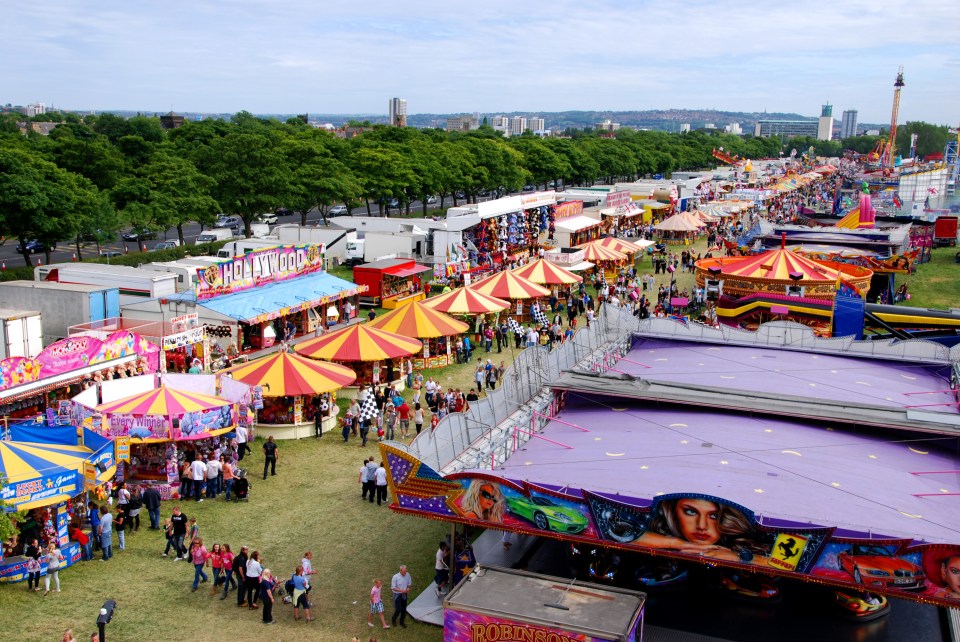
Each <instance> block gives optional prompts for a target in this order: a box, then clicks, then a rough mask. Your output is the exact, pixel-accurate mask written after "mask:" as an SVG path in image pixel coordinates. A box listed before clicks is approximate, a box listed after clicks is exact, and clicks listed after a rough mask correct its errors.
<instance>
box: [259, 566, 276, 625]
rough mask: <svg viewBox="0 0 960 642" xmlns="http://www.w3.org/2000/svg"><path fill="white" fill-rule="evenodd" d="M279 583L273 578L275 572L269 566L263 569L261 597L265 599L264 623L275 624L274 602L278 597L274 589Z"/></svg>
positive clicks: (262, 599)
mask: <svg viewBox="0 0 960 642" xmlns="http://www.w3.org/2000/svg"><path fill="white" fill-rule="evenodd" d="M276 585H277V582H276V580H274V579H273V573H272V572H270V569H269V568H265V569H263V573H261V574H260V599H261V601H263V623H264V624H273V623H274V619H273V603H274V601H275V600H276V598H275V597H274V595H273V589H274V587H275V586H276Z"/></svg>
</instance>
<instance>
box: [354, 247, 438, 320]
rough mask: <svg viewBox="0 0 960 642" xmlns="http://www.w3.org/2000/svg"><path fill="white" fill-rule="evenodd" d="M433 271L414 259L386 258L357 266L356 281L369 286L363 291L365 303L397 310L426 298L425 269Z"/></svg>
mask: <svg viewBox="0 0 960 642" xmlns="http://www.w3.org/2000/svg"><path fill="white" fill-rule="evenodd" d="M430 271H431V268H429V267H426V266H425V265H417V264H416V262H414V260H413V259H382V260H380V261H374V262H372V263H364V264H363V265H357V266H354V268H353V282H354V283H356V284H357V285H361V286H366V288H367V290H366V292H364V293H363V294H361V295H360V303H361V304H371V305H378V306H380V307H383V308H387V309H388V310H393V309H394V308H399V307H400V306H402V305H406V304H407V303H412V302H414V301H422V300H423V299H425V298H426V296H427V295H426V294H425V293H424V290H425V288H424V287H423V273H424V272H430Z"/></svg>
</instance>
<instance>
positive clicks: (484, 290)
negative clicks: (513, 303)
mask: <svg viewBox="0 0 960 642" xmlns="http://www.w3.org/2000/svg"><path fill="white" fill-rule="evenodd" d="M469 289H471V290H473V291H474V292H479V293H481V294H486V295H487V296H492V297H497V298H498V299H536V298H538V297H542V296H550V290H548V289H547V288H545V287H543V286H542V285H537V284H536V283H534V282H533V281H529V280H527V279H525V278H523V277H522V276H517V275H516V274H514V273H513V272H510V271H509V270H504V271H502V272H497V273H496V274H494V275H492V276H488V277H487V278H485V279H480V280H479V281H477V282H476V283H474V284H473V285H471V286H470V288H469Z"/></svg>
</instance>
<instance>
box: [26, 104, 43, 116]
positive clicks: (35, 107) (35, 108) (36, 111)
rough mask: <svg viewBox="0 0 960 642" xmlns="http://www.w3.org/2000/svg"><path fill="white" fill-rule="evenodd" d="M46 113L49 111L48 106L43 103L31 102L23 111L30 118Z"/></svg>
mask: <svg viewBox="0 0 960 642" xmlns="http://www.w3.org/2000/svg"><path fill="white" fill-rule="evenodd" d="M45 113H47V106H46V105H44V104H43V103H30V104H29V105H27V108H26V109H25V110H24V112H23V114H24V116H27V117H28V118H30V117H33V116H40V115H42V114H45Z"/></svg>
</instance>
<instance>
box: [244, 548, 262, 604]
mask: <svg viewBox="0 0 960 642" xmlns="http://www.w3.org/2000/svg"><path fill="white" fill-rule="evenodd" d="M262 574H263V566H262V565H261V564H260V551H254V552H252V553H250V559H248V560H247V569H246V573H245V575H244V577H245V578H246V584H247V600H248V602H247V606H248V607H250V608H251V609H258V608H260V607H259V606H258V605H257V598H259V597H260V576H261V575H262ZM241 606H242V605H241Z"/></svg>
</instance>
